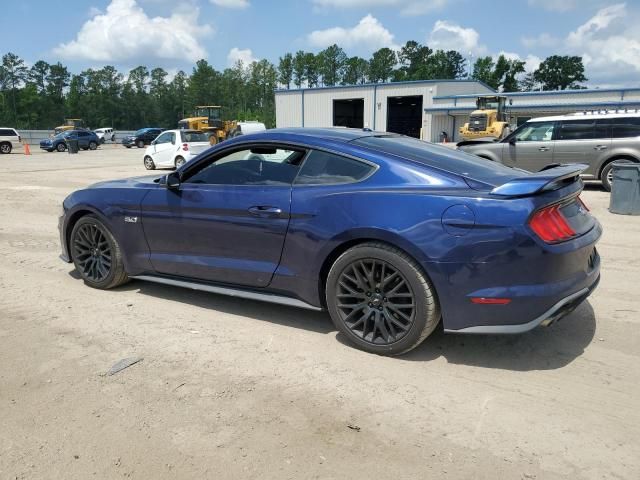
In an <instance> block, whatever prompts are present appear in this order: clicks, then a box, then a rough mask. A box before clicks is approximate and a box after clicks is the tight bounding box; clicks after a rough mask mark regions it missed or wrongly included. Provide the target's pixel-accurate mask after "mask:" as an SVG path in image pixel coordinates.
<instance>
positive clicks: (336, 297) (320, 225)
mask: <svg viewBox="0 0 640 480" xmlns="http://www.w3.org/2000/svg"><path fill="white" fill-rule="evenodd" d="M584 168H586V166H581V165H560V166H555V167H554V166H550V168H548V169H546V170H543V171H541V172H537V173H529V172H524V171H520V170H517V169H512V168H508V167H505V166H503V165H500V164H497V163H494V162H491V161H488V160H484V159H481V158H477V157H474V156H471V155H468V154H465V153H462V152H458V151H455V150H451V149H447V148H444V147H439V146H436V145H433V144H429V143H426V142H422V141H420V140H416V139H413V138H408V137H403V136H399V135H395V134H389V133H380V132H372V131H363V130H350V129H276V130H270V131H267V132H263V133H258V134H253V135H246V136H242V137H238V138H235V139H232V140H229V141H226V142H223V143H221V144H219V145H217V146H215V147H213V148H211V149H209V150H207V151H205V152H203V153H202V154H201V155H200V156H198V157H196V158H195V159H194V160H192V161H190V162H188V163H187V164H185V165H184V166H182V167H181V168H180V169H178V170H177V171H175V172H172V173H170V174H168V175H165V176H162V177H158V176H155V177H140V178H132V179H125V180H114V181H109V182H102V183H98V184H96V185H93V186H91V187H88V188H86V189H83V190H79V191H76V192H74V193H72V194H71V195H70V196H69V197H67V198H66V199H65V201H64V204H63V214H62V216H61V218H60V223H59V225H60V235H61V243H62V249H63V252H62V258H63V259H64V260H65V261H67V262H73V263H74V264H75V267H76V269H77V270H78V272H79V273H80V275H81V276H82V278H83V280H84V281H85V283H86V284H87V285H89V286H91V287H94V288H101V289H107V288H113V287H116V286H118V285H121V284H122V283H124V282H126V281H127V280H128V279H131V278H135V279H142V280H148V281H153V282H159V283H165V284H169V285H175V286H183V287H189V288H193V289H199V290H204V291H209V292H214V293H220V294H228V295H234V296H238V297H243V298H252V299H257V300H264V301H271V302H276V303H282V304H287V305H292V306H298V307H304V308H309V309H317V310H320V309H326V310H328V311H329V314H330V316H331V318H332V320H333V322H334V323H335V325H336V327H337V328H338V329H339V330H340V331H341V332H343V333H344V335H346V337H347V338H348V339H349V340H350V341H351V342H352V343H353V344H355V345H356V346H358V347H360V348H362V349H364V350H366V351H369V352H373V353H378V354H386V355H398V354H402V353H404V352H407V351H409V350H411V349H413V348H414V347H416V346H417V345H419V344H420V343H421V342H422V341H423V340H424V339H425V338H426V337H427V336H428V335H429V334H430V333H431V332H432V331H433V330H434V329H435V328H436V326H437V325H438V323H439V322H440V321H442V322H443V326H444V329H445V331H447V332H467V333H519V332H525V331H527V330H530V329H532V328H534V327H537V326H538V325H548V324H550V323H552V322H553V321H555V320H557V319H559V318H560V317H562V316H564V315H566V314H567V313H569V312H571V311H572V310H573V309H574V308H575V307H576V306H577V305H578V304H579V303H580V302H582V301H583V300H584V299H585V298H586V297H587V296H588V295H589V294H590V293H591V292H592V291H593V289H594V288H595V287H596V285H597V283H598V280H599V277H600V273H599V271H600V258H599V256H598V253H597V251H596V248H595V244H596V242H597V241H598V239H599V237H600V235H601V233H602V229H601V226H600V224H599V223H598V221H597V220H596V219H595V218H594V217H593V216H591V214H590V213H589V211H588V209H587V207H586V206H585V205H584V204H583V203H582V201H581V200H580V198H579V196H578V195H579V194H580V192H581V191H582V188H583V184H582V181H581V180H580V173H581V171H582V170H583V169H584Z"/></svg>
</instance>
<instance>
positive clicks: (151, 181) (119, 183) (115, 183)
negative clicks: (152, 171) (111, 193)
mask: <svg viewBox="0 0 640 480" xmlns="http://www.w3.org/2000/svg"><path fill="white" fill-rule="evenodd" d="M158 178H160V177H158V175H145V176H143V177H132V178H122V179H120V180H106V181H104V182H98V183H94V184H93V185H89V186H88V187H87V189H90V188H146V187H149V186H151V185H157V180H158Z"/></svg>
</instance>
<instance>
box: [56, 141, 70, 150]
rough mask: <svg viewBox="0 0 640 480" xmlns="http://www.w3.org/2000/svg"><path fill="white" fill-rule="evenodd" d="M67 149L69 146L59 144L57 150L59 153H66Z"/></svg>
mask: <svg viewBox="0 0 640 480" xmlns="http://www.w3.org/2000/svg"><path fill="white" fill-rule="evenodd" d="M66 149H67V145H65V144H64V143H59V144H58V146H57V147H56V150H57V151H59V152H64V151H65V150H66Z"/></svg>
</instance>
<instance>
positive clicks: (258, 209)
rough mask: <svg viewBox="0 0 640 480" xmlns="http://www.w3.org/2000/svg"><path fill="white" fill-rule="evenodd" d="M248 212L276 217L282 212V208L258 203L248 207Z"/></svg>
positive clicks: (260, 215)
mask: <svg viewBox="0 0 640 480" xmlns="http://www.w3.org/2000/svg"><path fill="white" fill-rule="evenodd" d="M249 213H251V214H252V215H255V216H257V217H278V216H280V215H281V214H282V209H281V208H278V207H270V206H267V205H258V206H255V207H250V208H249Z"/></svg>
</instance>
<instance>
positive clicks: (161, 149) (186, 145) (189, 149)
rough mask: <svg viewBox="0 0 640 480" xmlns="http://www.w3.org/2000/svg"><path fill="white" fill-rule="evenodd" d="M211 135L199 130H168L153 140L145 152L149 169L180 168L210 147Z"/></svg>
mask: <svg viewBox="0 0 640 480" xmlns="http://www.w3.org/2000/svg"><path fill="white" fill-rule="evenodd" d="M210 146H211V144H210V143H209V137H208V136H207V134H206V133H203V132H199V131H197V130H167V131H165V132H162V133H161V134H160V135H158V136H157V137H156V139H155V140H154V141H153V142H151V145H149V146H148V147H147V149H146V150H145V152H144V166H145V168H146V169H147V170H154V169H156V168H179V167H181V166H182V165H184V164H185V163H186V162H188V161H189V160H191V159H192V158H194V157H195V156H196V155H198V154H199V153H200V152H202V151H204V150H206V149H207V148H209V147H210Z"/></svg>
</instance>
